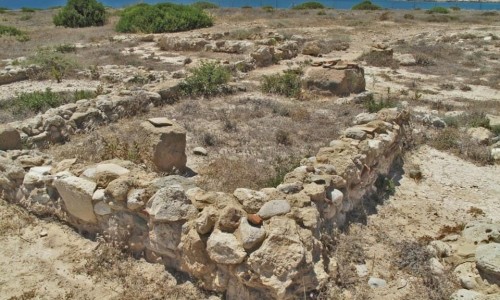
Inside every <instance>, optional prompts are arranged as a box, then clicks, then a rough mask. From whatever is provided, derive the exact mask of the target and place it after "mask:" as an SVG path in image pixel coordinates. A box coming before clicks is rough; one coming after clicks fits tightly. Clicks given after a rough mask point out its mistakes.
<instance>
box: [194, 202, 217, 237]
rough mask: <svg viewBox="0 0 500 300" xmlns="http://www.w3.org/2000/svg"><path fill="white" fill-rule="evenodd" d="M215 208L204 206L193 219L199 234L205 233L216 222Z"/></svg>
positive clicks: (210, 229)
mask: <svg viewBox="0 0 500 300" xmlns="http://www.w3.org/2000/svg"><path fill="white" fill-rule="evenodd" d="M217 218H218V215H217V210H216V209H215V207H213V206H207V207H205V208H204V209H203V210H202V211H201V212H200V213H199V214H198V218H197V219H196V221H195V227H196V231H197V232H198V233H199V234H207V233H209V232H210V231H212V229H213V228H214V225H215V222H217Z"/></svg>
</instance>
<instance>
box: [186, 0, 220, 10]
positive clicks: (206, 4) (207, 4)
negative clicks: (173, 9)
mask: <svg viewBox="0 0 500 300" xmlns="http://www.w3.org/2000/svg"><path fill="white" fill-rule="evenodd" d="M191 6H194V7H196V8H199V9H214V8H219V5H217V4H215V3H212V2H207V1H198V2H195V3H193V4H191Z"/></svg>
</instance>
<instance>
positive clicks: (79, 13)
mask: <svg viewBox="0 0 500 300" xmlns="http://www.w3.org/2000/svg"><path fill="white" fill-rule="evenodd" d="M105 22H106V9H105V7H104V5H103V4H102V3H100V2H97V1H96V0H68V3H67V4H66V6H65V7H63V8H62V9H61V10H60V11H59V13H58V14H56V15H55V16H54V24H55V25H56V26H64V27H71V28H78V27H90V26H103V25H104V23H105Z"/></svg>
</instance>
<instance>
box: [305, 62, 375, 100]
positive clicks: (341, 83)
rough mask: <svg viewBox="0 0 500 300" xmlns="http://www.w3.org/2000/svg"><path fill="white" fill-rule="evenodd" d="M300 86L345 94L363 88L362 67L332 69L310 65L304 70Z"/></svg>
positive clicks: (323, 91)
mask: <svg viewBox="0 0 500 300" xmlns="http://www.w3.org/2000/svg"><path fill="white" fill-rule="evenodd" d="M302 82H303V84H302V88H303V89H306V90H312V91H318V92H320V93H324V94H327V95H328V94H329V95H336V96H345V95H349V94H351V93H360V92H362V91H364V90H365V76H364V70H363V69H362V68H353V69H345V70H334V69H327V68H318V67H310V68H308V69H306V71H305V72H304V78H303V81H302Z"/></svg>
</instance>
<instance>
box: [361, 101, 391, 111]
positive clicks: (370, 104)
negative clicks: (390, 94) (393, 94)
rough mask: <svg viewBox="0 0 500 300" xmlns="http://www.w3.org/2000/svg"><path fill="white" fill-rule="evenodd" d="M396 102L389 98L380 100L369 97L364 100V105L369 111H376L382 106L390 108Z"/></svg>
mask: <svg viewBox="0 0 500 300" xmlns="http://www.w3.org/2000/svg"><path fill="white" fill-rule="evenodd" d="M395 106H396V103H394V102H393V101H392V100H390V99H385V100H384V99H382V100H380V101H377V100H375V99H374V98H371V99H369V100H368V101H366V102H365V107H366V109H367V110H368V111H369V112H370V113H375V112H378V111H379V110H381V109H383V108H391V107H395Z"/></svg>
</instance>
